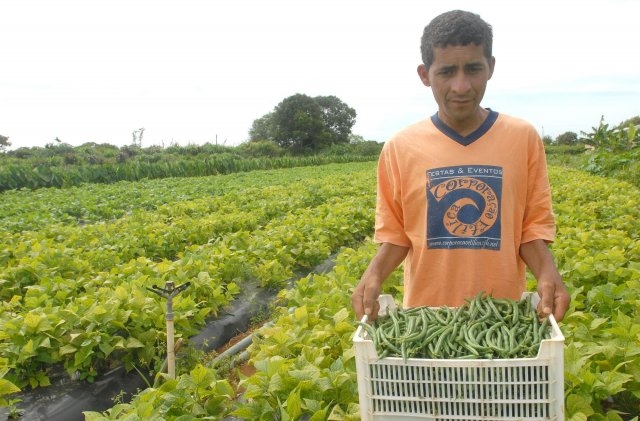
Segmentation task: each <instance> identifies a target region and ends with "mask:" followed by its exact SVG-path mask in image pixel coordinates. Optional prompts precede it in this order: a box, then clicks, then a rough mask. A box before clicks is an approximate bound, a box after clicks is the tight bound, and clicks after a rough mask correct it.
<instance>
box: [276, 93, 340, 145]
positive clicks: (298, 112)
mask: <svg viewBox="0 0 640 421" xmlns="http://www.w3.org/2000/svg"><path fill="white" fill-rule="evenodd" d="M273 123H274V137H275V141H276V143H277V144H278V145H280V146H281V147H283V148H285V149H289V150H291V151H292V152H295V153H301V152H306V151H314V150H318V149H322V147H324V146H327V145H329V144H330V140H331V134H330V132H329V129H328V128H327V127H326V125H325V122H324V115H323V111H322V108H321V107H320V105H319V104H318V103H317V102H316V101H315V100H314V99H313V98H311V97H310V96H308V95H304V94H296V95H293V96H290V97H288V98H285V99H284V100H282V102H280V104H278V105H277V106H276V108H275V110H274V115H273Z"/></svg>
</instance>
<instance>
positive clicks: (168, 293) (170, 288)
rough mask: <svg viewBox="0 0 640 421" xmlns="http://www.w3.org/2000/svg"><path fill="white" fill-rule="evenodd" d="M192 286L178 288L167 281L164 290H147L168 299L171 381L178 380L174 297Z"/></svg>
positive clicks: (168, 344)
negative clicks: (174, 331)
mask: <svg viewBox="0 0 640 421" xmlns="http://www.w3.org/2000/svg"><path fill="white" fill-rule="evenodd" d="M190 284H191V282H186V283H184V284H182V285H179V286H177V287H176V286H174V284H173V282H172V281H167V283H166V284H165V287H164V288H160V287H159V286H157V285H154V286H153V287H151V288H147V289H148V290H149V291H151V292H155V293H156V294H158V295H159V296H161V297H164V298H166V299H167V315H166V317H165V320H166V321H167V374H168V375H169V378H170V379H175V378H176V351H175V344H174V333H173V297H175V296H176V295H178V294H179V293H181V292H182V291H184V290H185V289H186V288H187V287H188V286H189V285H190Z"/></svg>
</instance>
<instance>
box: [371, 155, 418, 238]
mask: <svg viewBox="0 0 640 421" xmlns="http://www.w3.org/2000/svg"><path fill="white" fill-rule="evenodd" d="M377 184H378V187H377V198H376V219H375V236H374V239H375V241H377V242H379V243H391V244H395V245H398V246H404V247H409V246H411V242H410V240H409V237H408V236H407V234H406V232H405V224H404V212H403V206H402V176H401V173H400V170H399V165H398V162H397V156H396V154H395V151H394V148H393V147H392V146H391V145H390V143H385V145H384V146H383V148H382V152H381V153H380V159H379V160H378V183H377Z"/></svg>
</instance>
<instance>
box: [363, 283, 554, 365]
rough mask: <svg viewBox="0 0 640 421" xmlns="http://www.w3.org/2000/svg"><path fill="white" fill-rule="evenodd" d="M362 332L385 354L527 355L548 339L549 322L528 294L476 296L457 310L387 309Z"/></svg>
mask: <svg viewBox="0 0 640 421" xmlns="http://www.w3.org/2000/svg"><path fill="white" fill-rule="evenodd" d="M365 325H366V326H365ZM363 330H364V331H365V332H366V333H367V335H368V336H369V337H370V338H371V339H372V341H373V342H374V346H375V348H376V351H377V353H378V355H379V356H380V357H381V358H383V357H382V356H384V357H387V356H389V357H392V356H393V357H402V358H404V359H405V360H406V359H407V358H415V357H418V358H523V357H529V356H531V355H532V354H533V355H535V353H536V352H537V349H538V348H539V345H540V341H541V340H542V339H544V338H548V337H549V321H548V319H545V320H543V321H542V322H541V321H540V320H539V318H538V316H537V314H536V313H535V310H534V309H533V308H532V307H531V302H530V298H526V299H524V300H520V301H514V300H509V299H504V298H501V299H496V298H493V297H491V296H490V295H483V294H478V295H476V296H475V297H474V298H472V299H470V300H467V301H466V302H465V303H464V304H463V305H462V306H460V307H457V308H449V307H439V308H430V307H424V306H422V307H414V308H410V309H406V310H398V309H394V310H389V311H387V316H381V317H379V318H378V319H377V320H376V321H375V322H374V323H373V324H372V325H369V324H364V325H363Z"/></svg>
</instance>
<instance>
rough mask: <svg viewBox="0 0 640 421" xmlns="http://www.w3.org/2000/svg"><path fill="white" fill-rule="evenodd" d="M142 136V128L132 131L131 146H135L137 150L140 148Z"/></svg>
mask: <svg viewBox="0 0 640 421" xmlns="http://www.w3.org/2000/svg"><path fill="white" fill-rule="evenodd" d="M143 135H144V127H140V128H139V129H138V130H134V131H133V132H132V133H131V136H132V137H133V143H132V145H133V146H137V147H139V148H141V147H142V136H143Z"/></svg>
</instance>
